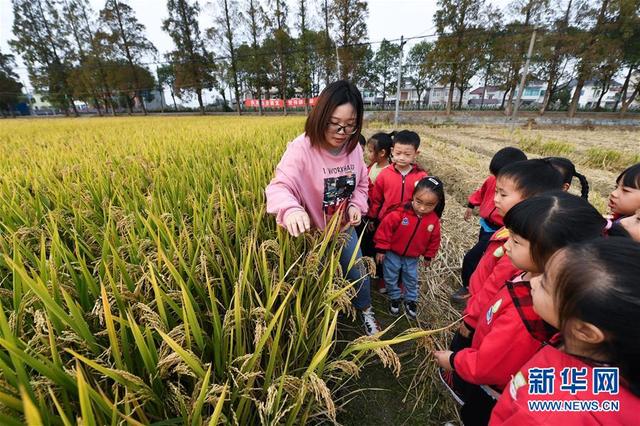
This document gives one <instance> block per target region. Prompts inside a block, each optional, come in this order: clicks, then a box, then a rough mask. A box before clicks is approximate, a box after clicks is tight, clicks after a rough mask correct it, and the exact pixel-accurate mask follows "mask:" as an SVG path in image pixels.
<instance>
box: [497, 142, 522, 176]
mask: <svg viewBox="0 0 640 426" xmlns="http://www.w3.org/2000/svg"><path fill="white" fill-rule="evenodd" d="M526 159H527V154H525V153H524V152H522V151H521V150H519V149H518V148H514V147H512V146H508V147H506V148H502V149H501V150H499V151H498V152H496V153H495V154H494V155H493V157H492V158H491V163H489V171H490V172H491V174H492V175H494V176H497V175H498V172H499V171H500V170H501V169H502V168H503V167H504V166H506V165H507V164H511V163H515V162H516V161H524V160H526Z"/></svg>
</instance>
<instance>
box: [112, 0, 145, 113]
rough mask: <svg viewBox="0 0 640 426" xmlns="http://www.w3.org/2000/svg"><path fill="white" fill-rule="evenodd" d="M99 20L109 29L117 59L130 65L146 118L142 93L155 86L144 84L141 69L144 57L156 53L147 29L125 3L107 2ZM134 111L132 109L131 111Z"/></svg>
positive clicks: (119, 1)
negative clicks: (122, 59)
mask: <svg viewBox="0 0 640 426" xmlns="http://www.w3.org/2000/svg"><path fill="white" fill-rule="evenodd" d="M100 19H101V21H102V23H103V24H104V26H105V28H106V30H107V39H108V40H109V41H110V42H111V43H113V46H114V47H116V49H115V50H116V52H117V56H116V57H115V58H114V59H116V58H118V57H123V58H124V59H125V60H126V62H127V64H128V65H129V70H130V73H129V74H130V75H131V77H132V78H133V82H134V87H135V94H136V97H137V98H138V100H139V101H140V106H141V107H142V111H143V112H144V114H145V115H147V108H146V106H145V104H144V97H143V96H142V92H143V91H149V90H151V89H152V87H153V86H146V87H145V85H143V84H142V76H141V75H140V71H139V69H140V68H141V66H140V64H141V62H142V59H143V57H144V55H146V54H149V53H152V54H155V53H156V52H157V50H156V48H155V46H154V45H153V44H152V43H151V42H150V41H149V40H147V38H146V36H145V34H144V33H145V26H144V25H143V24H141V23H140V22H139V21H138V19H137V18H136V15H135V12H134V11H133V9H132V8H131V6H129V5H128V4H127V3H125V2H124V1H122V0H107V2H106V3H105V6H104V9H102V10H101V11H100ZM129 112H131V110H130V111H129Z"/></svg>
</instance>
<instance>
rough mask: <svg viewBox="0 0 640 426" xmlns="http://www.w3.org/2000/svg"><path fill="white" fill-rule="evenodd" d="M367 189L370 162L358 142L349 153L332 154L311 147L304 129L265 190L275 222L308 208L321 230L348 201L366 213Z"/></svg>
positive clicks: (288, 150) (282, 220) (287, 151)
mask: <svg viewBox="0 0 640 426" xmlns="http://www.w3.org/2000/svg"><path fill="white" fill-rule="evenodd" d="M368 189H369V177H368V174H367V166H366V165H365V163H364V159H363V153H362V147H361V146H360V145H359V144H358V145H357V146H356V149H354V150H353V151H352V152H351V153H350V154H347V153H346V151H341V152H340V153H339V154H337V155H333V154H332V153H331V152H329V151H328V150H326V149H324V148H314V147H312V146H311V142H310V141H309V138H308V137H306V135H305V134H304V133H303V134H301V135H300V136H298V137H297V138H295V139H294V140H293V141H291V142H290V143H289V145H288V146H287V150H286V151H285V153H284V155H283V156H282V158H281V159H280V163H279V164H278V167H277V168H276V174H275V177H274V178H273V179H272V180H271V183H269V185H268V186H267V189H266V190H265V193H266V196H267V212H268V213H271V214H275V215H276V222H277V223H278V224H279V225H282V224H283V222H284V218H285V217H286V216H287V215H289V213H292V212H294V211H296V210H305V211H306V212H307V213H308V214H309V217H310V218H311V222H312V225H313V226H315V227H316V228H318V229H320V230H322V229H324V228H325V226H326V225H327V223H328V222H329V220H330V219H331V215H333V214H334V213H335V212H336V210H337V209H338V208H339V207H340V206H341V205H342V204H344V203H345V202H347V203H349V205H354V206H356V207H357V208H359V209H360V211H361V212H362V215H363V216H364V215H365V214H366V212H367V209H368V205H367V191H368ZM345 210H346V209H345Z"/></svg>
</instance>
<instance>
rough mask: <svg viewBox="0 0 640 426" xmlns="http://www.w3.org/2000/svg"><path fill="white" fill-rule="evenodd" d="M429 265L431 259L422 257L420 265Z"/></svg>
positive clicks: (426, 266)
mask: <svg viewBox="0 0 640 426" xmlns="http://www.w3.org/2000/svg"><path fill="white" fill-rule="evenodd" d="M429 266H431V259H422V267H423V268H428V267H429Z"/></svg>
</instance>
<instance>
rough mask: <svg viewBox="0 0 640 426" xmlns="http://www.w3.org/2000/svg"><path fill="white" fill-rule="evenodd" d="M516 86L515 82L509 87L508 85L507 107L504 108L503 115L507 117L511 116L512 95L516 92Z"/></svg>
mask: <svg viewBox="0 0 640 426" xmlns="http://www.w3.org/2000/svg"><path fill="white" fill-rule="evenodd" d="M516 87H517V85H515V84H512V85H511V87H509V100H508V101H507V108H506V110H505V115H506V116H508V117H510V116H511V112H512V111H513V97H514V95H515V93H516ZM523 90H524V88H523Z"/></svg>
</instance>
